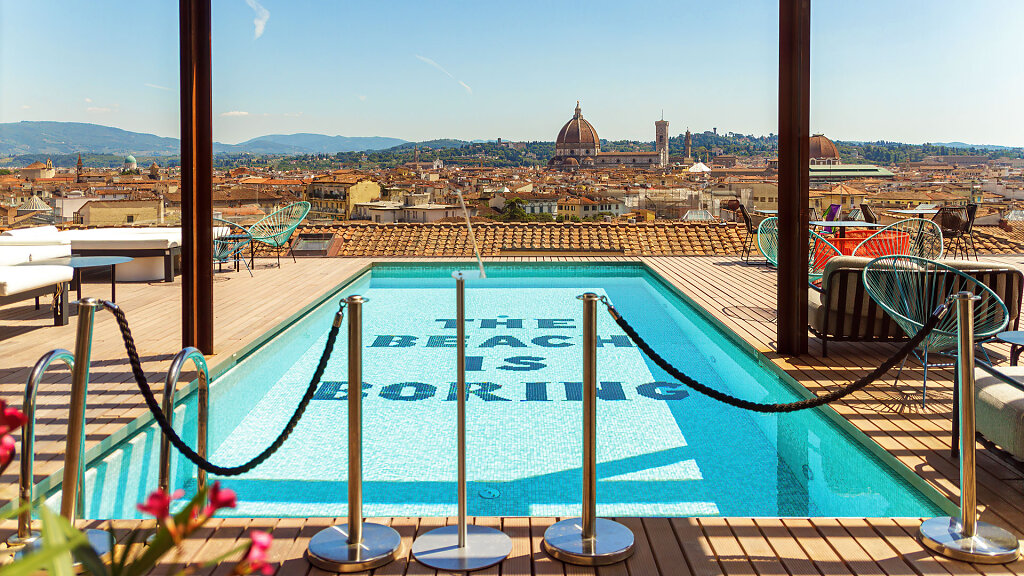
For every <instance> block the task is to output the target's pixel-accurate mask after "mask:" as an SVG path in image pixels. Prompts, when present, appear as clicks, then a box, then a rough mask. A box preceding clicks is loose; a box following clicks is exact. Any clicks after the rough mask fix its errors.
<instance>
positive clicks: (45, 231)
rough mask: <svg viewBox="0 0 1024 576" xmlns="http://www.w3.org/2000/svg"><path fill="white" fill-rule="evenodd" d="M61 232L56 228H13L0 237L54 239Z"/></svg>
mask: <svg viewBox="0 0 1024 576" xmlns="http://www.w3.org/2000/svg"><path fill="white" fill-rule="evenodd" d="M59 234H61V231H60V230H58V229H57V227H56V226H32V227H30V228H14V229H12V230H7V231H6V232H4V233H3V234H0V236H16V237H18V238H56V237H57V236H58V235H59Z"/></svg>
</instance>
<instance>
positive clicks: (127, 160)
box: [124, 154, 136, 164]
mask: <svg viewBox="0 0 1024 576" xmlns="http://www.w3.org/2000/svg"><path fill="white" fill-rule="evenodd" d="M124 163H125V164H135V163H136V162H135V156H132V155H131V154H129V155H127V156H125V158H124Z"/></svg>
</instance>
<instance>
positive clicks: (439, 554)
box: [412, 524, 512, 572]
mask: <svg viewBox="0 0 1024 576" xmlns="http://www.w3.org/2000/svg"><path fill="white" fill-rule="evenodd" d="M511 553H512V539H511V538H509V537H508V536H507V535H506V534H505V533H504V532H502V531H501V530H496V529H494V528H489V527H487V526H477V525H475V524H469V525H468V526H466V545H465V546H463V547H462V548H460V547H459V527H458V525H452V526H442V527H441V528H435V529H433V530H431V531H430V532H427V533H426V534H424V535H422V536H420V537H419V538H417V539H416V540H415V541H414V542H413V543H412V555H413V557H415V558H416V559H417V560H419V561H420V562H421V563H423V564H426V565H427V566H430V567H431V568H435V569H437V570H447V571H449V572H469V571H471V570H481V569H483V568H487V567H488V566H494V565H495V564H497V563H498V562H501V561H502V560H504V559H505V558H507V557H508V555H509V554H511Z"/></svg>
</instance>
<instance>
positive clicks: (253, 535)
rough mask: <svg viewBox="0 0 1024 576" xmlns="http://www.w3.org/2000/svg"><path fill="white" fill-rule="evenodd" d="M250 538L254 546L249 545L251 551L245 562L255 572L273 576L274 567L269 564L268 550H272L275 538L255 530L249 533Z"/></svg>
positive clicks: (247, 554)
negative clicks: (271, 545) (271, 546)
mask: <svg viewBox="0 0 1024 576" xmlns="http://www.w3.org/2000/svg"><path fill="white" fill-rule="evenodd" d="M249 538H250V539H251V540H252V544H250V545H249V551H248V552H247V553H246V555H245V560H243V562H245V563H247V564H248V567H249V568H250V569H251V570H253V571H259V572H262V573H263V574H268V575H269V574H273V573H274V567H273V566H271V565H270V564H267V549H269V548H270V544H271V543H272V542H273V541H274V537H273V536H271V535H270V534H268V533H266V532H263V531H262V530H253V531H252V532H250V533H249Z"/></svg>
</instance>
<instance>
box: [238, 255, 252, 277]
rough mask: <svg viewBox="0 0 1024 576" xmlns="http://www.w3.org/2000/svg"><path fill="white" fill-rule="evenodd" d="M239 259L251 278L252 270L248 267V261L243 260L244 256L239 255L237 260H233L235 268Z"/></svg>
mask: <svg viewBox="0 0 1024 576" xmlns="http://www.w3.org/2000/svg"><path fill="white" fill-rule="evenodd" d="M239 260H240V261H241V262H242V264H245V269H246V271H248V272H249V277H250V278H252V277H253V276H252V270H251V269H250V268H249V263H248V262H246V261H245V257H244V256H243V257H241V258H238V259H237V260H235V268H238V262H239Z"/></svg>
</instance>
